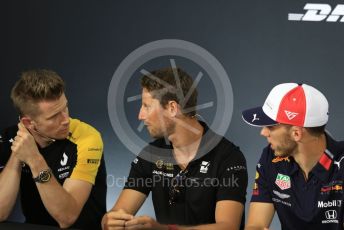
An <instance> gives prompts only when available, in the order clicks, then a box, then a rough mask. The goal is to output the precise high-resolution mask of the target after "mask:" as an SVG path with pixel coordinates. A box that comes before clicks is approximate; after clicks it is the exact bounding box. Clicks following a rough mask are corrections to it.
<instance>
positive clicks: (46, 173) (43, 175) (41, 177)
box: [33, 169, 51, 183]
mask: <svg viewBox="0 0 344 230" xmlns="http://www.w3.org/2000/svg"><path fill="white" fill-rule="evenodd" d="M50 178H51V169H44V170H42V171H40V172H39V174H38V176H37V177H35V178H33V181H34V182H37V183H46V182H48V181H49V180H50Z"/></svg>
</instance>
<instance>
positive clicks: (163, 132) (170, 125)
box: [148, 119, 176, 139]
mask: <svg viewBox="0 0 344 230" xmlns="http://www.w3.org/2000/svg"><path fill="white" fill-rule="evenodd" d="M158 122H159V121H158ZM175 128H176V124H175V122H173V121H172V120H170V119H164V121H163V122H161V123H160V126H159V127H156V128H154V127H152V126H150V127H148V132H149V135H150V136H151V137H152V138H155V139H158V138H163V137H165V138H168V136H169V135H171V134H172V133H174V131H175Z"/></svg>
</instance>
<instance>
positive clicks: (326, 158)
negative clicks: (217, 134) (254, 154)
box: [251, 136, 344, 230]
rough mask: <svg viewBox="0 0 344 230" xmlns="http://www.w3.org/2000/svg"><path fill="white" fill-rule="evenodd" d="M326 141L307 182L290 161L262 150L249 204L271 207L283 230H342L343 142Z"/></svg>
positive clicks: (327, 138) (296, 165)
mask: <svg viewBox="0 0 344 230" xmlns="http://www.w3.org/2000/svg"><path fill="white" fill-rule="evenodd" d="M326 141H327V149H326V150H325V152H324V153H323V155H322V156H321V158H320V160H319V162H318V163H317V164H316V165H315V166H314V168H313V169H312V170H311V172H310V173H309V177H308V179H307V180H305V177H304V175H303V172H302V170H301V169H300V167H299V165H298V164H297V163H296V162H295V161H294V159H293V158H292V157H276V156H275V155H274V151H273V150H272V149H271V148H270V146H267V147H266V148H265V149H264V150H263V153H262V156H261V158H260V160H259V163H258V164H257V168H256V170H257V172H256V179H255V184H254V187H253V194H252V198H251V202H265V203H273V205H274V207H275V210H276V212H277V214H278V216H279V219H280V221H281V225H282V229H293V230H295V229H325V228H326V229H328V230H330V229H343V204H342V203H343V202H342V201H343V197H344V195H343V180H344V161H343V162H342V160H343V159H344V142H336V141H334V140H333V139H332V138H331V137H329V136H326Z"/></svg>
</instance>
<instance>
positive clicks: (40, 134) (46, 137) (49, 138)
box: [32, 127, 56, 142]
mask: <svg viewBox="0 0 344 230" xmlns="http://www.w3.org/2000/svg"><path fill="white" fill-rule="evenodd" d="M32 130H33V131H35V133H36V134H38V135H39V136H41V137H43V138H45V139H48V141H50V142H55V141H56V140H55V139H53V138H51V137H48V136H46V135H44V134H43V133H41V132H39V131H38V130H37V129H36V127H33V129H32Z"/></svg>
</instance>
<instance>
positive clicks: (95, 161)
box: [87, 159, 100, 164]
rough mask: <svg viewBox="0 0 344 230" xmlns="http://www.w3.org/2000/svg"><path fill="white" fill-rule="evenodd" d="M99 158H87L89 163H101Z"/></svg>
mask: <svg viewBox="0 0 344 230" xmlns="http://www.w3.org/2000/svg"><path fill="white" fill-rule="evenodd" d="M99 161H100V160H99V159H87V164H99Z"/></svg>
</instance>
